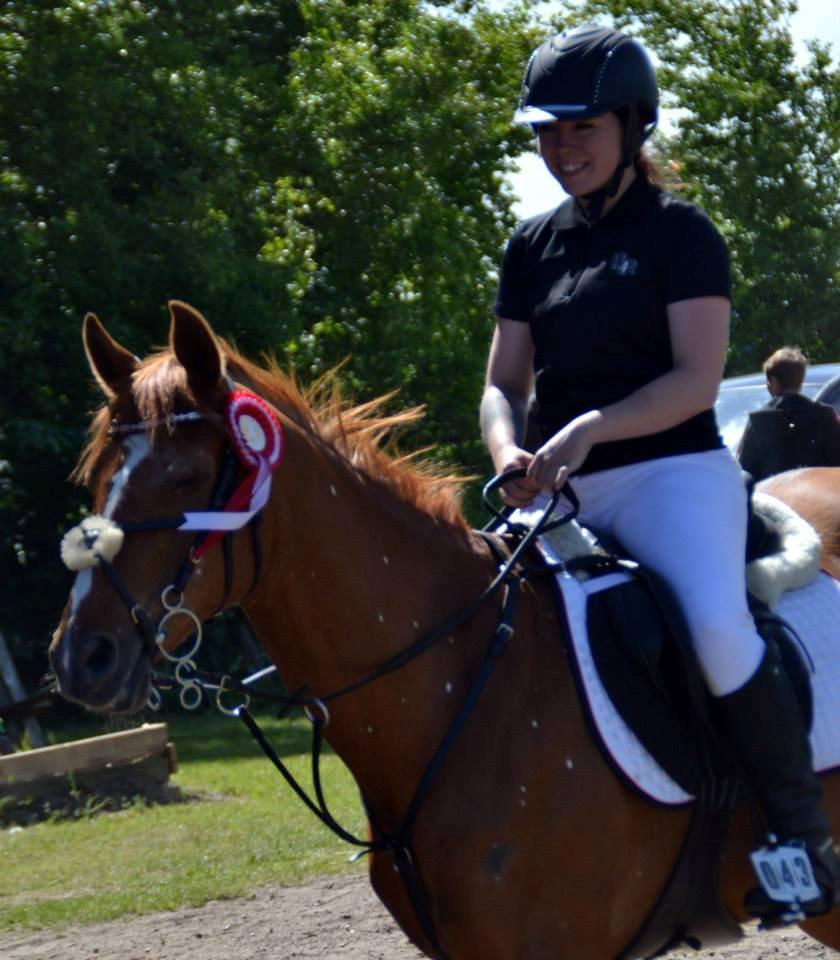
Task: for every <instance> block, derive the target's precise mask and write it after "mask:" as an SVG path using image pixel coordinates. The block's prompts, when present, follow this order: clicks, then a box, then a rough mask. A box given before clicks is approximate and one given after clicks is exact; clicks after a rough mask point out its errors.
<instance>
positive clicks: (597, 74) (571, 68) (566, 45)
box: [514, 26, 659, 220]
mask: <svg viewBox="0 0 840 960" xmlns="http://www.w3.org/2000/svg"><path fill="white" fill-rule="evenodd" d="M611 111H615V112H616V113H617V114H618V116H619V119H620V120H621V124H622V129H623V131H624V136H623V143H622V156H621V161H620V163H619V165H618V167H617V168H616V170H615V172H614V173H613V175H612V177H611V178H610V179H609V181H608V182H607V183H606V184H605V185H604V186H603V187H601V188H600V189H598V190H595V191H593V193H591V194H589V195H587V197H586V199H587V200H589V201H590V203H589V206H588V209H587V213H588V214H589V216H590V219H593V220H594V219H597V218H598V217H599V216H600V214H601V209H602V208H603V205H604V201H605V200H606V198H607V197H612V196H614V195H615V193H616V191H617V190H618V185H619V183H620V181H621V175H622V173H623V172H624V169H625V168H626V167H628V166H629V165H630V164H631V163H632V162H633V160H634V159H635V157H636V155H637V154H638V152H639V150H640V149H641V147H642V144H643V143H644V142H645V140H647V138H648V137H649V136H650V135H651V133H653V129H654V127H655V126H656V121H657V119H658V116H659V91H658V89H657V86H656V74H655V73H654V69H653V64H652V63H651V62H650V59H649V58H648V55H647V54H646V53H645V51H644V49H643V48H642V46H641V45H640V44H639V43H637V42H636V41H635V40H633V39H632V38H631V37H628V36H627V35H626V34H624V33H621V32H620V31H619V30H613V29H612V28H610V27H599V26H585V27H577V28H575V29H573V30H569V31H566V32H565V33H561V34H558V35H557V36H555V37H551V38H550V39H548V40H546V41H545V43H543V44H542V45H541V46H539V47H537V49H536V50H535V51H534V52H533V53H532V54H531V59H530V60H529V61H528V66H527V68H526V70H525V79H524V81H523V83H522V96H521V99H520V103H519V109H518V110H517V111H516V114H515V115H514V120H515V121H516V122H518V123H529V124H531V125H532V127H533V128H534V129H535V130H536V129H537V128H538V127H539V125H540V124H543V123H552V122H553V121H555V120H585V119H586V118H588V117H596V116H600V115H601V114H604V113H610V112H611Z"/></svg>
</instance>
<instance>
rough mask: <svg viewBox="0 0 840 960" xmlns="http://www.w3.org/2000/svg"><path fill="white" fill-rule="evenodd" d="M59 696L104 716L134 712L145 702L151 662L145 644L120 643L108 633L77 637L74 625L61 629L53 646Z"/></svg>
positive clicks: (148, 687) (52, 657)
mask: <svg viewBox="0 0 840 960" xmlns="http://www.w3.org/2000/svg"><path fill="white" fill-rule="evenodd" d="M50 664H51V666H52V669H53V672H54V673H55V676H56V680H57V681H58V690H59V693H60V694H61V695H62V696H63V697H65V698H66V699H68V700H72V701H74V702H76V703H80V704H82V706H85V707H88V708H89V709H91V710H96V711H99V712H103V713H135V712H136V711H137V710H140V709H141V708H142V707H143V706H144V704H145V703H146V701H147V699H148V696H149V689H150V662H149V658H148V656H146V654H145V652H144V650H143V649H142V645H141V644H140V643H139V642H137V641H135V640H133V638H132V640H131V641H128V642H125V641H123V642H118V641H117V639H116V637H114V636H112V635H111V634H109V633H107V632H105V631H89V632H86V633H79V634H77V633H76V632H75V631H74V630H73V626H72V622H71V623H70V624H68V625H67V626H66V627H65V629H63V630H62V629H61V628H59V629H58V630H57V631H56V633H55V635H54V637H53V642H52V644H51V646H50Z"/></svg>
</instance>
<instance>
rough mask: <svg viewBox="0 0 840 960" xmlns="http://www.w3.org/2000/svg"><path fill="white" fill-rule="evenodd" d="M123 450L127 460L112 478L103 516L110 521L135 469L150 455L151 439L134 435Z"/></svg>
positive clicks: (140, 434)
mask: <svg viewBox="0 0 840 960" xmlns="http://www.w3.org/2000/svg"><path fill="white" fill-rule="evenodd" d="M123 449H124V450H125V460H124V461H123V464H122V466H121V467H120V469H119V470H117V472H116V473H115V474H114V476H113V477H112V478H111V489H110V490H109V491H108V499H107V501H106V502H105V509H104V510H103V511H102V516H103V517H108V518H109V519H110V518H111V517H112V516H113V514H114V511H115V510H116V509H117V504H118V503H119V502H120V497H121V496H122V495H123V491H124V490H125V488H126V487H127V486H128V481H129V480H130V479H131V474H132V472H133V471H134V468H135V467H137V466H138V465H139V464H141V463H142V462H143V461H144V460H145V459H146V457H147V456H148V454H149V450H150V447H149V438H148V437H147V436H146V434H145V433H137V434H134V435H132V436H130V437H129V438H128V439H127V440H126V441H125V443H124V444H123Z"/></svg>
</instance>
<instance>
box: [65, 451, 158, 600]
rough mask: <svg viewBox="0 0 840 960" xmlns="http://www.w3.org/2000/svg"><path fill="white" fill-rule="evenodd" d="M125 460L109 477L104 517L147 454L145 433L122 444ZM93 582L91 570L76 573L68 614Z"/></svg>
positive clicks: (109, 512)
mask: <svg viewBox="0 0 840 960" xmlns="http://www.w3.org/2000/svg"><path fill="white" fill-rule="evenodd" d="M124 449H125V460H124V461H123V464H122V466H121V467H120V469H119V470H117V472H116V473H115V474H114V476H113V477H112V478H111V489H110V490H109V491H108V499H107V501H106V503H105V509H104V510H103V511H102V515H103V516H104V517H108V518H110V517H111V516H112V515H113V513H114V511H115V510H116V509H117V504H118V503H119V502H120V497H122V494H123V491H124V490H125V488H126V486H128V481H129V479H130V477H131V473H132V471H133V470H134V468H135V467H137V466H138V464H140V463H142V462H143V461H144V460H145V459H146V457H147V456H148V454H149V450H150V447H149V440H148V438H147V437H146V435H145V434H135V435H134V436H131V437H129V438H128V439H127V440H126V441H125V444H124ZM92 583H93V571H92V570H90V569H88V570H82V571H81V572H80V573H78V574H77V575H76V579H75V580H74V581H73V589H72V590H71V591H70V616H71V618H72V617H74V616H75V615H76V611H77V610H78V609H79V607H80V606H81V605H82V603H83V602H84V599H85V597H86V596H87V594H88V592H89V591H90V587H91V584H92Z"/></svg>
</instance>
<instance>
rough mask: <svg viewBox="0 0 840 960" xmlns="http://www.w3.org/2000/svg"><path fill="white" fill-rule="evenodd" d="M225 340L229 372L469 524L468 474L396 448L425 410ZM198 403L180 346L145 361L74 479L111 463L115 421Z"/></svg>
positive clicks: (356, 463) (369, 469)
mask: <svg viewBox="0 0 840 960" xmlns="http://www.w3.org/2000/svg"><path fill="white" fill-rule="evenodd" d="M218 342H219V347H220V349H221V351H222V354H223V356H224V359H225V365H226V370H227V372H228V373H229V374H230V376H231V377H232V378H233V379H234V380H236V381H237V382H239V383H242V384H244V385H245V386H247V387H249V388H251V389H253V390H254V391H255V392H256V393H258V394H259V395H260V396H262V397H263V398H265V399H266V400H268V401H269V402H270V403H272V404H273V405H274V406H276V407H277V408H278V409H279V410H281V411H282V412H283V413H284V414H286V415H287V416H288V417H290V419H292V420H293V421H294V422H295V423H297V424H298V425H299V426H300V427H301V428H302V429H303V430H305V431H307V432H309V433H310V434H311V435H312V436H314V437H317V438H319V439H320V440H321V441H323V442H324V443H325V444H327V445H328V446H329V447H330V448H332V449H333V450H334V451H335V452H336V453H338V454H339V455H340V456H342V457H343V458H344V459H345V460H346V461H347V462H348V463H349V464H351V465H352V466H353V467H354V468H355V469H357V470H359V471H361V472H362V473H364V474H365V475H366V476H367V477H369V478H372V479H374V480H376V481H378V482H380V483H382V484H383V485H384V486H386V487H387V488H389V489H390V490H392V491H393V492H394V493H395V494H396V495H397V496H398V497H399V498H400V499H401V500H403V501H405V502H406V503H409V504H411V505H413V506H415V507H417V508H418V509H419V510H421V511H423V512H425V513H427V514H428V515H429V516H431V517H432V518H433V519H435V520H437V521H443V522H445V523H449V524H452V525H454V526H456V527H459V528H461V529H467V527H468V525H467V521H466V520H465V518H464V515H463V513H462V511H461V505H460V492H461V488H462V487H463V484H464V483H465V481H466V479H467V478H466V477H463V476H461V475H459V474H458V473H457V472H455V471H453V470H452V469H450V468H448V467H447V466H446V465H445V464H441V463H437V462H435V461H432V460H430V459H428V458H425V457H424V456H422V455H423V454H424V453H425V451H419V452H417V453H413V454H408V455H401V454H399V453H398V452H397V451H396V448H395V445H394V436H395V432H396V431H398V430H399V429H401V428H404V427H406V426H408V425H409V424H412V423H414V422H415V421H417V420H418V419H420V418H421V417H422V416H423V408H422V407H412V408H409V409H405V410H401V411H398V412H396V413H386V412H383V408H384V407H386V405H387V404H388V403H389V402H390V401H391V400H392V399H393V396H394V394H393V393H389V394H385V395H384V396H381V397H377V398H376V399H374V400H370V401H367V402H366V403H360V404H354V403H352V402H350V401H349V400H347V398H346V397H345V396H344V394H343V391H342V388H341V381H340V377H339V373H340V368H337V369H335V370H332V371H330V372H328V373H327V374H325V375H323V376H322V377H320V378H318V379H316V380H315V381H313V383H311V384H309V385H308V386H303V385H301V383H300V382H299V381H298V379H297V377H296V376H295V375H294V373H287V372H285V371H284V370H282V369H281V368H280V367H279V365H278V363H277V361H276V359H275V358H273V357H266V361H265V362H266V366H265V367H261V366H259V365H257V364H256V363H253V362H252V361H250V360H248V359H247V358H246V357H244V356H243V355H242V354H240V353H239V352H238V351H237V350H236V349H235V348H234V347H233V346H231V345H230V344H229V343H227V342H226V341H224V340H223V339H221V338H219V339H218ZM194 404H195V399H194V397H193V396H192V393H191V391H190V388H189V386H188V384H187V379H186V375H185V371H184V368H183V367H182V366H181V365H180V364H179V363H178V361H177V360H176V359H175V357H174V355H173V354H172V351H171V350H169V349H159V350H157V351H156V352H154V353H152V354H151V355H150V356H148V357H146V359H144V360H142V361H140V363H139V364H138V366H137V368H136V370H135V372H134V374H133V376H132V384H131V396H130V398H119V397H117V398H115V400H114V401H112V403H111V404H110V405H109V406H106V407H103V408H102V409H101V410H100V411H99V412H98V413H97V414H96V416H95V417H94V419H93V421H92V423H91V428H90V440H89V443H88V444H87V446H86V448H85V450H84V451H83V453H82V456H81V458H80V460H79V463H78V465H77V466H76V469H75V470H74V473H73V476H74V478H75V479H76V480H78V481H80V482H82V483H85V484H87V485H89V486H90V485H93V483H94V481H95V477H96V475H97V474H98V472H99V470H100V469H101V468H102V466H104V463H103V459H106V452H107V450H108V449H109V443H108V441H109V437H110V430H111V427H112V424H113V422H114V421H115V420H125V419H128V418H132V417H139V419H140V420H142V421H145V422H146V423H150V424H152V423H156V424H160V423H162V422H165V421H166V419H167V417H169V416H171V414H173V413H174V412H176V411H177V410H179V409H184V408H185V407H190V406H193V405H194ZM129 411H131V412H129Z"/></svg>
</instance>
